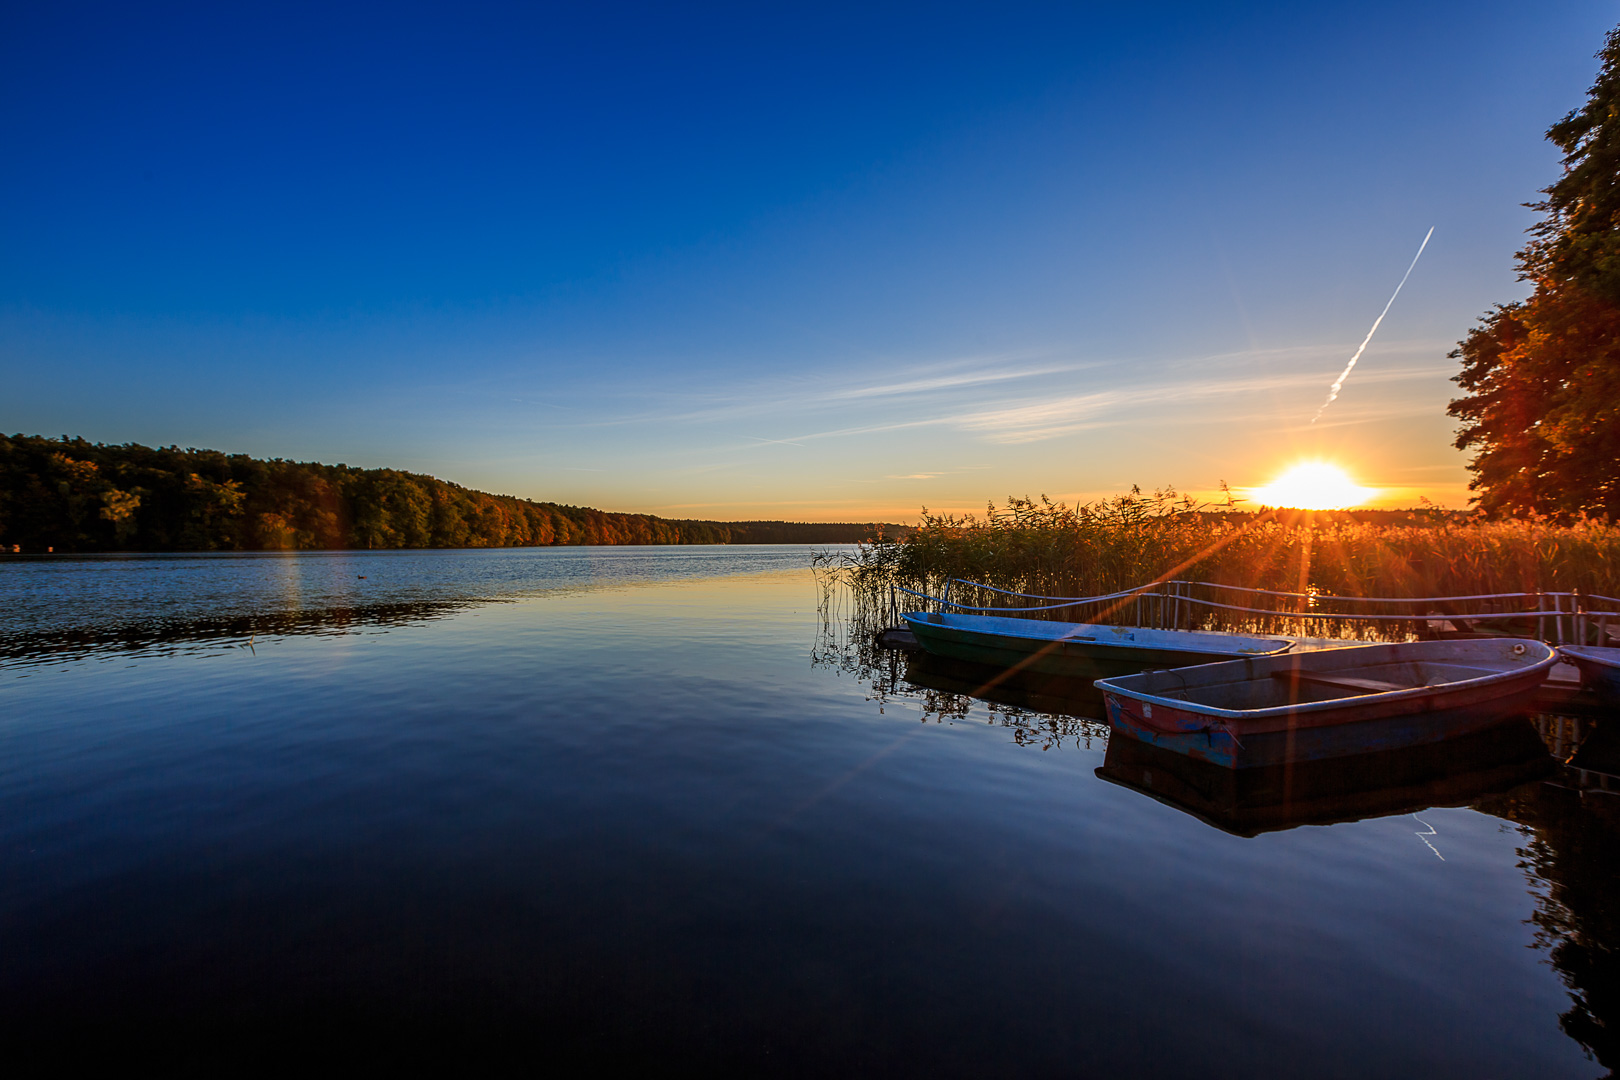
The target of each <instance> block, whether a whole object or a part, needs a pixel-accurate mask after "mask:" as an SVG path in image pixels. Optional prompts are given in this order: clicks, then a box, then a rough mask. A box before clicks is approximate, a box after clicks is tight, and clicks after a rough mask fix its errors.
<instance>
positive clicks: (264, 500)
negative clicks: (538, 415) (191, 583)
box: [0, 435, 871, 552]
mask: <svg viewBox="0 0 1620 1080" xmlns="http://www.w3.org/2000/svg"><path fill="white" fill-rule="evenodd" d="M870 528H871V527H870V526H867V525H798V524H794V523H790V522H780V521H778V522H716V521H672V520H669V519H666V518H658V517H653V516H651V515H648V514H612V513H606V512H604V511H601V510H592V509H589V508H587V507H579V506H564V505H560V504H558V503H542V502H531V501H529V500H527V499H517V498H513V497H511V496H506V495H489V494H486V493H484V492H481V491H472V490H469V489H467V488H464V487H461V486H459V485H457V484H452V483H448V482H446V481H444V480H437V479H435V478H433V477H431V476H422V475H420V474H417V473H407V472H400V471H399V470H397V469H358V468H354V467H351V466H348V465H321V464H315V463H311V462H293V461H283V460H281V459H279V458H275V459H271V460H268V461H263V460H259V459H256V458H251V457H248V456H247V455H245V454H222V453H219V452H217V451H214V450H181V449H180V448H178V447H175V446H170V447H158V448H155V449H154V448H152V447H146V446H139V445H136V444H133V443H131V444H127V445H123V446H108V445H103V444H101V443H90V442H86V441H85V440H84V439H70V438H67V437H66V436H64V437H62V438H61V439H47V438H41V437H39V436H24V435H14V436H10V437H7V436H4V435H0V549H3V550H10V549H11V548H12V546H13V545H17V546H19V547H21V549H22V550H24V551H30V552H38V551H44V550H45V549H47V548H54V549H55V550H57V551H239V550H296V549H309V548H367V547H370V548H425V547H521V546H530V545H547V544H723V543H849V542H854V541H858V540H861V539H864V538H865V537H866V536H867V534H868V530H869V529H870Z"/></svg>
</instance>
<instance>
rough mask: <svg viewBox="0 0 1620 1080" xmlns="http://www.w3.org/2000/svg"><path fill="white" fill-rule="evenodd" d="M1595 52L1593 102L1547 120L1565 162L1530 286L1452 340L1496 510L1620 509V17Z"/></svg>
mask: <svg viewBox="0 0 1620 1080" xmlns="http://www.w3.org/2000/svg"><path fill="white" fill-rule="evenodd" d="M1598 58H1599V59H1600V60H1601V61H1602V62H1603V67H1602V71H1601V72H1600V74H1599V75H1598V79H1597V82H1596V83H1594V84H1593V86H1592V88H1591V90H1590V91H1589V93H1588V97H1587V101H1586V104H1585V105H1584V106H1583V107H1581V108H1579V109H1576V110H1574V111H1572V112H1571V113H1570V114H1569V115H1568V116H1566V117H1564V118H1563V119H1562V120H1560V121H1559V122H1558V123H1556V124H1554V125H1553V126H1552V127H1551V128H1549V129H1548V131H1547V137H1548V139H1550V140H1551V141H1552V142H1553V143H1555V144H1556V145H1557V146H1558V147H1559V149H1561V150H1562V151H1563V152H1564V174H1563V176H1562V177H1561V178H1560V179H1559V180H1558V182H1557V183H1555V184H1553V185H1552V186H1551V187H1549V188H1546V189H1545V192H1544V194H1545V195H1546V196H1547V197H1546V199H1545V200H1544V201H1542V202H1539V203H1535V204H1533V207H1532V208H1533V209H1535V210H1538V211H1540V212H1541V213H1542V214H1543V215H1544V216H1543V218H1542V220H1541V221H1540V223H1538V224H1537V225H1536V227H1535V228H1534V229H1533V230H1532V233H1533V236H1532V239H1531V241H1530V242H1529V243H1528V244H1527V245H1526V246H1525V249H1524V250H1523V251H1521V252H1519V255H1518V263H1519V272H1520V273H1519V276H1520V278H1521V279H1523V280H1528V281H1531V282H1533V283H1534V290H1533V292H1532V293H1531V296H1530V298H1529V299H1527V300H1525V301H1523V302H1521V303H1515V304H1504V305H1498V306H1497V307H1496V308H1494V309H1492V310H1491V311H1489V312H1487V313H1486V314H1485V316H1484V317H1483V318H1482V319H1481V321H1480V324H1479V325H1478V326H1476V327H1475V328H1474V329H1473V330H1472V331H1470V333H1469V334H1468V336H1467V337H1466V338H1464V339H1463V340H1462V341H1461V342H1460V343H1459V347H1458V348H1457V349H1456V350H1455V351H1454V352H1452V353H1451V356H1452V357H1453V358H1454V359H1459V360H1461V361H1462V371H1461V372H1460V373H1459V374H1458V375H1457V376H1456V377H1455V380H1454V381H1456V382H1457V384H1458V385H1460V386H1461V387H1462V388H1463V390H1464V391H1466V395H1465V396H1464V397H1461V398H1459V399H1457V400H1455V401H1453V402H1452V403H1451V407H1450V409H1449V411H1450V413H1451V415H1453V416H1455V417H1457V418H1459V419H1460V420H1462V422H1463V423H1462V426H1461V428H1459V430H1458V434H1457V447H1458V448H1459V449H1463V450H1468V449H1473V450H1474V451H1475V457H1474V460H1473V462H1472V463H1471V464H1470V466H1469V468H1470V469H1472V470H1473V472H1474V479H1473V481H1472V482H1471V484H1470V486H1471V487H1472V488H1473V489H1474V490H1475V491H1477V492H1478V493H1479V495H1478V502H1479V506H1480V508H1481V509H1483V510H1485V511H1487V512H1490V513H1493V514H1518V515H1527V514H1543V515H1552V516H1555V517H1557V518H1559V519H1561V520H1566V521H1568V520H1573V519H1574V518H1577V517H1581V516H1594V517H1602V518H1605V519H1607V520H1609V521H1614V520H1616V519H1617V518H1620V28H1617V29H1616V30H1614V31H1611V32H1610V34H1609V37H1608V41H1607V42H1606V44H1605V46H1604V48H1603V50H1602V51H1601V52H1600V53H1598Z"/></svg>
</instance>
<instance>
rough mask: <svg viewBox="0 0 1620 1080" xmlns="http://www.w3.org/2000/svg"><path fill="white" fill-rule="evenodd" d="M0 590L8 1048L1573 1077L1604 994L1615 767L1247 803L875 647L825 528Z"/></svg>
mask: <svg viewBox="0 0 1620 1080" xmlns="http://www.w3.org/2000/svg"><path fill="white" fill-rule="evenodd" d="M0 601H3V603H4V609H5V617H4V620H3V625H0V841H3V843H0V860H3V867H4V869H3V873H0V1017H3V1019H0V1028H3V1030H4V1035H5V1041H6V1045H7V1046H9V1047H10V1048H11V1050H10V1053H11V1056H12V1057H13V1059H17V1058H23V1057H29V1058H33V1059H35V1060H36V1061H52V1060H56V1059H57V1057H58V1056H59V1055H62V1054H68V1055H72V1054H76V1053H80V1052H85V1051H89V1050H92V1049H94V1050H101V1051H106V1052H108V1053H119V1054H137V1055H145V1054H148V1053H156V1054H160V1055H163V1056H164V1057H167V1058H170V1059H175V1060H184V1059H188V1058H194V1059H199V1060H200V1059H203V1058H211V1057H212V1055H215V1054H217V1053H225V1054H229V1055H231V1056H233V1057H239V1058H240V1059H241V1060H243V1061H248V1060H255V1061H256V1060H262V1059H263V1057H264V1055H265V1054H270V1053H286V1054H289V1055H292V1056H294V1057H303V1058H305V1059H307V1055H309V1054H314V1053H317V1052H318V1053H319V1054H320V1058H319V1060H321V1061H323V1062H326V1061H337V1060H343V1059H346V1058H347V1059H352V1060H353V1061H355V1062H359V1063H375V1062H380V1061H384V1060H387V1059H389V1058H391V1057H396V1056H398V1057H401V1058H403V1060H405V1061H406V1062H408V1063H411V1062H414V1063H421V1062H423V1061H425V1060H428V1058H429V1057H430V1056H431V1055H433V1054H438V1053H443V1054H447V1055H449V1056H451V1057H452V1058H453V1059H454V1060H459V1061H467V1060H471V1059H474V1058H477V1057H481V1056H492V1055H499V1056H500V1057H501V1058H503V1059H508V1060H510V1059H513V1058H516V1059H519V1060H523V1061H528V1062H532V1063H533V1064H535V1065H548V1064H558V1063H563V1064H571V1065H575V1066H579V1067H589V1068H608V1067H612V1066H634V1067H643V1068H647V1067H650V1068H654V1069H657V1070H659V1071H676V1070H680V1069H686V1068H703V1069H707V1070H712V1071H726V1072H742V1071H749V1072H760V1071H769V1072H772V1073H816V1074H827V1073H835V1072H836V1073H850V1072H855V1073H888V1074H893V1073H897V1072H906V1073H913V1072H929V1073H935V1074H942V1075H972V1076H981V1075H986V1074H998V1075H1020V1076H1027V1075H1057V1074H1063V1075H1098V1076H1103V1075H1107V1076H1147V1077H1153V1076H1166V1077H1170V1076H1189V1075H1196V1076H1214V1077H1226V1076H1232V1077H1237V1076H1268V1077H1271V1076H1279V1077H1293V1076H1298V1077H1334V1076H1344V1077H1361V1076H1369V1075H1377V1076H1382V1077H1425V1078H1429V1077H1437V1076H1439V1077H1449V1076H1459V1077H1463V1076H1466V1077H1491V1076H1500V1077H1521V1076H1530V1075H1535V1076H1538V1077H1564V1076H1569V1077H1591V1076H1598V1075H1601V1074H1603V1073H1604V1072H1605V1069H1606V1068H1607V1067H1608V1066H1607V1064H1601V1063H1600V1062H1599V1061H1597V1060H1594V1059H1593V1058H1591V1057H1589V1056H1588V1048H1596V1049H1597V1050H1598V1052H1599V1053H1600V1054H1605V1055H1607V1054H1610V1052H1611V1050H1612V1047H1613V1043H1612V1042H1610V1041H1607V1040H1610V1039H1612V1036H1610V1035H1608V1034H1606V1030H1607V1029H1606V1028H1605V1024H1609V1025H1620V1008H1617V1006H1620V994H1617V993H1616V988H1617V987H1620V979H1617V977H1616V975H1617V971H1620V969H1617V968H1616V966H1615V963H1616V962H1615V960H1613V959H1611V958H1610V956H1611V952H1612V951H1613V950H1615V949H1620V934H1617V933H1616V931H1617V929H1620V921H1617V919H1616V909H1615V907H1614V900H1613V896H1614V893H1613V885H1614V880H1613V877H1614V873H1615V871H1614V870H1613V869H1612V866H1613V864H1614V863H1615V861H1616V860H1614V859H1613V858H1612V857H1611V856H1612V854H1613V845H1612V839H1613V836H1614V835H1615V834H1614V831H1613V824H1612V823H1613V821H1614V820H1615V818H1614V816H1613V815H1612V814H1609V813H1608V812H1607V811H1606V809H1605V808H1604V807H1603V806H1596V807H1594V806H1592V805H1589V804H1591V803H1594V802H1599V801H1601V800H1602V799H1604V798H1613V797H1612V796H1609V797H1604V796H1598V797H1597V798H1596V799H1593V798H1590V797H1589V798H1588V799H1587V800H1586V802H1585V803H1583V802H1582V801H1581V799H1580V798H1579V797H1577V796H1574V795H1573V793H1563V794H1560V791H1559V790H1558V789H1554V788H1550V787H1549V786H1548V785H1546V784H1544V783H1542V782H1540V781H1539V780H1536V781H1531V782H1529V783H1519V784H1513V783H1504V785H1503V786H1501V788H1500V790H1492V791H1488V792H1482V793H1480V794H1479V795H1478V797H1473V798H1470V799H1469V800H1468V802H1469V805H1458V806H1441V807H1436V808H1426V807H1418V808H1416V812H1407V811H1410V810H1412V808H1410V807H1405V808H1399V809H1401V810H1402V812H1388V813H1382V816H1379V814H1376V813H1375V814H1370V815H1368V816H1366V817H1364V818H1362V819H1361V820H1351V821H1341V822H1338V823H1334V824H1326V825H1303V826H1300V827H1295V828H1286V827H1277V828H1270V829H1269V830H1267V831H1258V834H1257V835H1252V836H1250V835H1238V834H1237V832H1239V831H1241V830H1238V831H1227V830H1225V829H1222V828H1217V827H1214V826H1213V825H1211V824H1209V823H1207V822H1206V820H1204V819H1202V818H1201V817H1199V816H1196V815H1195V814H1193V813H1188V812H1186V811H1185V810H1184V809H1181V808H1178V807H1177V806H1175V805H1171V804H1170V803H1168V802H1166V801H1164V800H1163V799H1162V798H1159V797H1156V796H1155V795H1153V794H1151V793H1148V792H1146V791H1144V790H1138V788H1137V787H1133V786H1131V784H1129V783H1121V782H1117V779H1116V780H1111V779H1110V778H1109V776H1110V775H1114V774H1116V773H1118V766H1119V765H1120V758H1119V754H1120V751H1116V755H1115V757H1116V760H1114V761H1112V762H1110V761H1109V759H1108V757H1107V755H1108V741H1109V740H1108V736H1107V729H1106V727H1105V726H1104V725H1102V724H1099V723H1097V722H1095V721H1094V720H1091V719H1089V718H1088V717H1087V716H1086V715H1085V710H1084V709H1079V710H1073V709H1071V710H1068V711H1067V712H1062V711H1043V709H1042V708H1040V707H1038V706H1030V705H1021V704H1018V703H1016V702H1007V701H1000V702H992V701H984V700H980V699H977V698H974V697H972V696H969V695H965V694H963V693H960V692H958V690H957V689H953V688H952V686H951V685H950V683H949V680H948V679H945V680H944V681H943V682H942V681H939V680H935V681H934V682H933V684H932V685H929V680H927V679H923V678H921V676H917V675H915V673H910V672H909V669H907V668H905V667H904V666H903V664H902V662H901V661H899V660H898V658H894V657H880V656H875V655H874V654H872V653H871V652H870V651H869V650H867V649H865V648H864V646H863V644H862V641H861V640H858V639H859V637H860V635H859V634H858V633H855V632H853V631H851V629H850V628H849V627H847V626H843V625H841V624H840V623H839V620H838V610H837V609H836V608H834V609H832V610H830V611H829V610H828V609H826V608H824V607H823V606H822V603H821V601H822V593H821V591H820V589H819V587H818V585H817V582H816V580H815V579H814V578H813V576H812V574H811V572H810V570H809V549H807V548H802V547H709V548H704V547H691V548H566V549H564V548H557V549H520V550H499V551H458V552H343V553H310V554H297V555H271V554H253V555H210V556H146V557H101V558H81V559H70V558H40V559H6V560H0ZM885 665H887V666H885ZM1093 715H1098V714H1093ZM1105 766H1108V768H1105ZM1100 769H1102V770H1104V772H1105V773H1107V774H1108V775H1099V770H1100ZM1110 769H1111V770H1112V772H1110ZM1132 775H1137V774H1132ZM1172 801H1173V800H1172Z"/></svg>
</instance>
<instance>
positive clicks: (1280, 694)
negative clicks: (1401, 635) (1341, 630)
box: [1131, 660, 1503, 709]
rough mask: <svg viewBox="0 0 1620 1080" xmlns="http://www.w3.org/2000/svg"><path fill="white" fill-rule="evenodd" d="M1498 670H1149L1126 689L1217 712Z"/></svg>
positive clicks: (1397, 666)
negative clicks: (1210, 676)
mask: <svg viewBox="0 0 1620 1080" xmlns="http://www.w3.org/2000/svg"><path fill="white" fill-rule="evenodd" d="M1502 670H1503V668H1500V667H1491V666H1484V665H1478V664H1461V663H1454V662H1452V663H1447V662H1440V661H1425V660H1417V661H1410V660H1409V661H1404V662H1396V663H1387V664H1375V665H1369V666H1365V667H1356V668H1351V669H1341V670H1326V671H1323V670H1313V669H1309V668H1301V667H1296V666H1277V667H1274V668H1272V669H1271V670H1270V671H1269V672H1261V673H1256V676H1257V677H1256V676H1250V675H1248V674H1247V673H1244V672H1242V671H1238V672H1234V673H1233V676H1234V677H1232V678H1229V679H1224V680H1221V681H1218V682H1210V681H1203V680H1199V681H1192V680H1189V679H1188V678H1187V674H1188V673H1187V672H1185V671H1182V670H1170V671H1150V672H1147V673H1146V674H1145V675H1143V676H1141V678H1142V683H1141V684H1139V685H1135V686H1131V689H1133V690H1137V691H1140V692H1142V693H1147V694H1152V695H1154V696H1156V697H1164V698H1171V699H1174V700H1178V701H1189V702H1195V703H1197V704H1200V705H1208V706H1211V707H1213V708H1217V709H1268V708H1273V707H1277V706H1282V705H1299V704H1307V703H1310V702H1313V701H1336V700H1342V699H1344V698H1353V697H1362V696H1365V695H1367V694H1382V693H1388V692H1390V691H1394V690H1414V689H1418V688H1421V687H1433V686H1444V685H1446V684H1448V683H1456V682H1463V681H1465V680H1468V679H1478V678H1483V677H1485V676H1488V675H1496V674H1499V673H1500V672H1501V671H1502Z"/></svg>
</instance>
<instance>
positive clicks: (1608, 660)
mask: <svg viewBox="0 0 1620 1080" xmlns="http://www.w3.org/2000/svg"><path fill="white" fill-rule="evenodd" d="M1558 651H1559V652H1561V653H1563V654H1564V656H1565V658H1566V659H1568V660H1571V661H1573V662H1574V664H1575V666H1576V667H1577V668H1579V669H1580V671H1581V685H1582V686H1584V687H1585V688H1586V689H1588V690H1590V691H1592V692H1593V693H1594V694H1596V695H1597V696H1598V697H1600V698H1602V699H1603V700H1604V701H1606V702H1620V649H1611V648H1605V647H1602V646H1598V645H1564V646H1561V647H1560V648H1559V650H1558Z"/></svg>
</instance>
